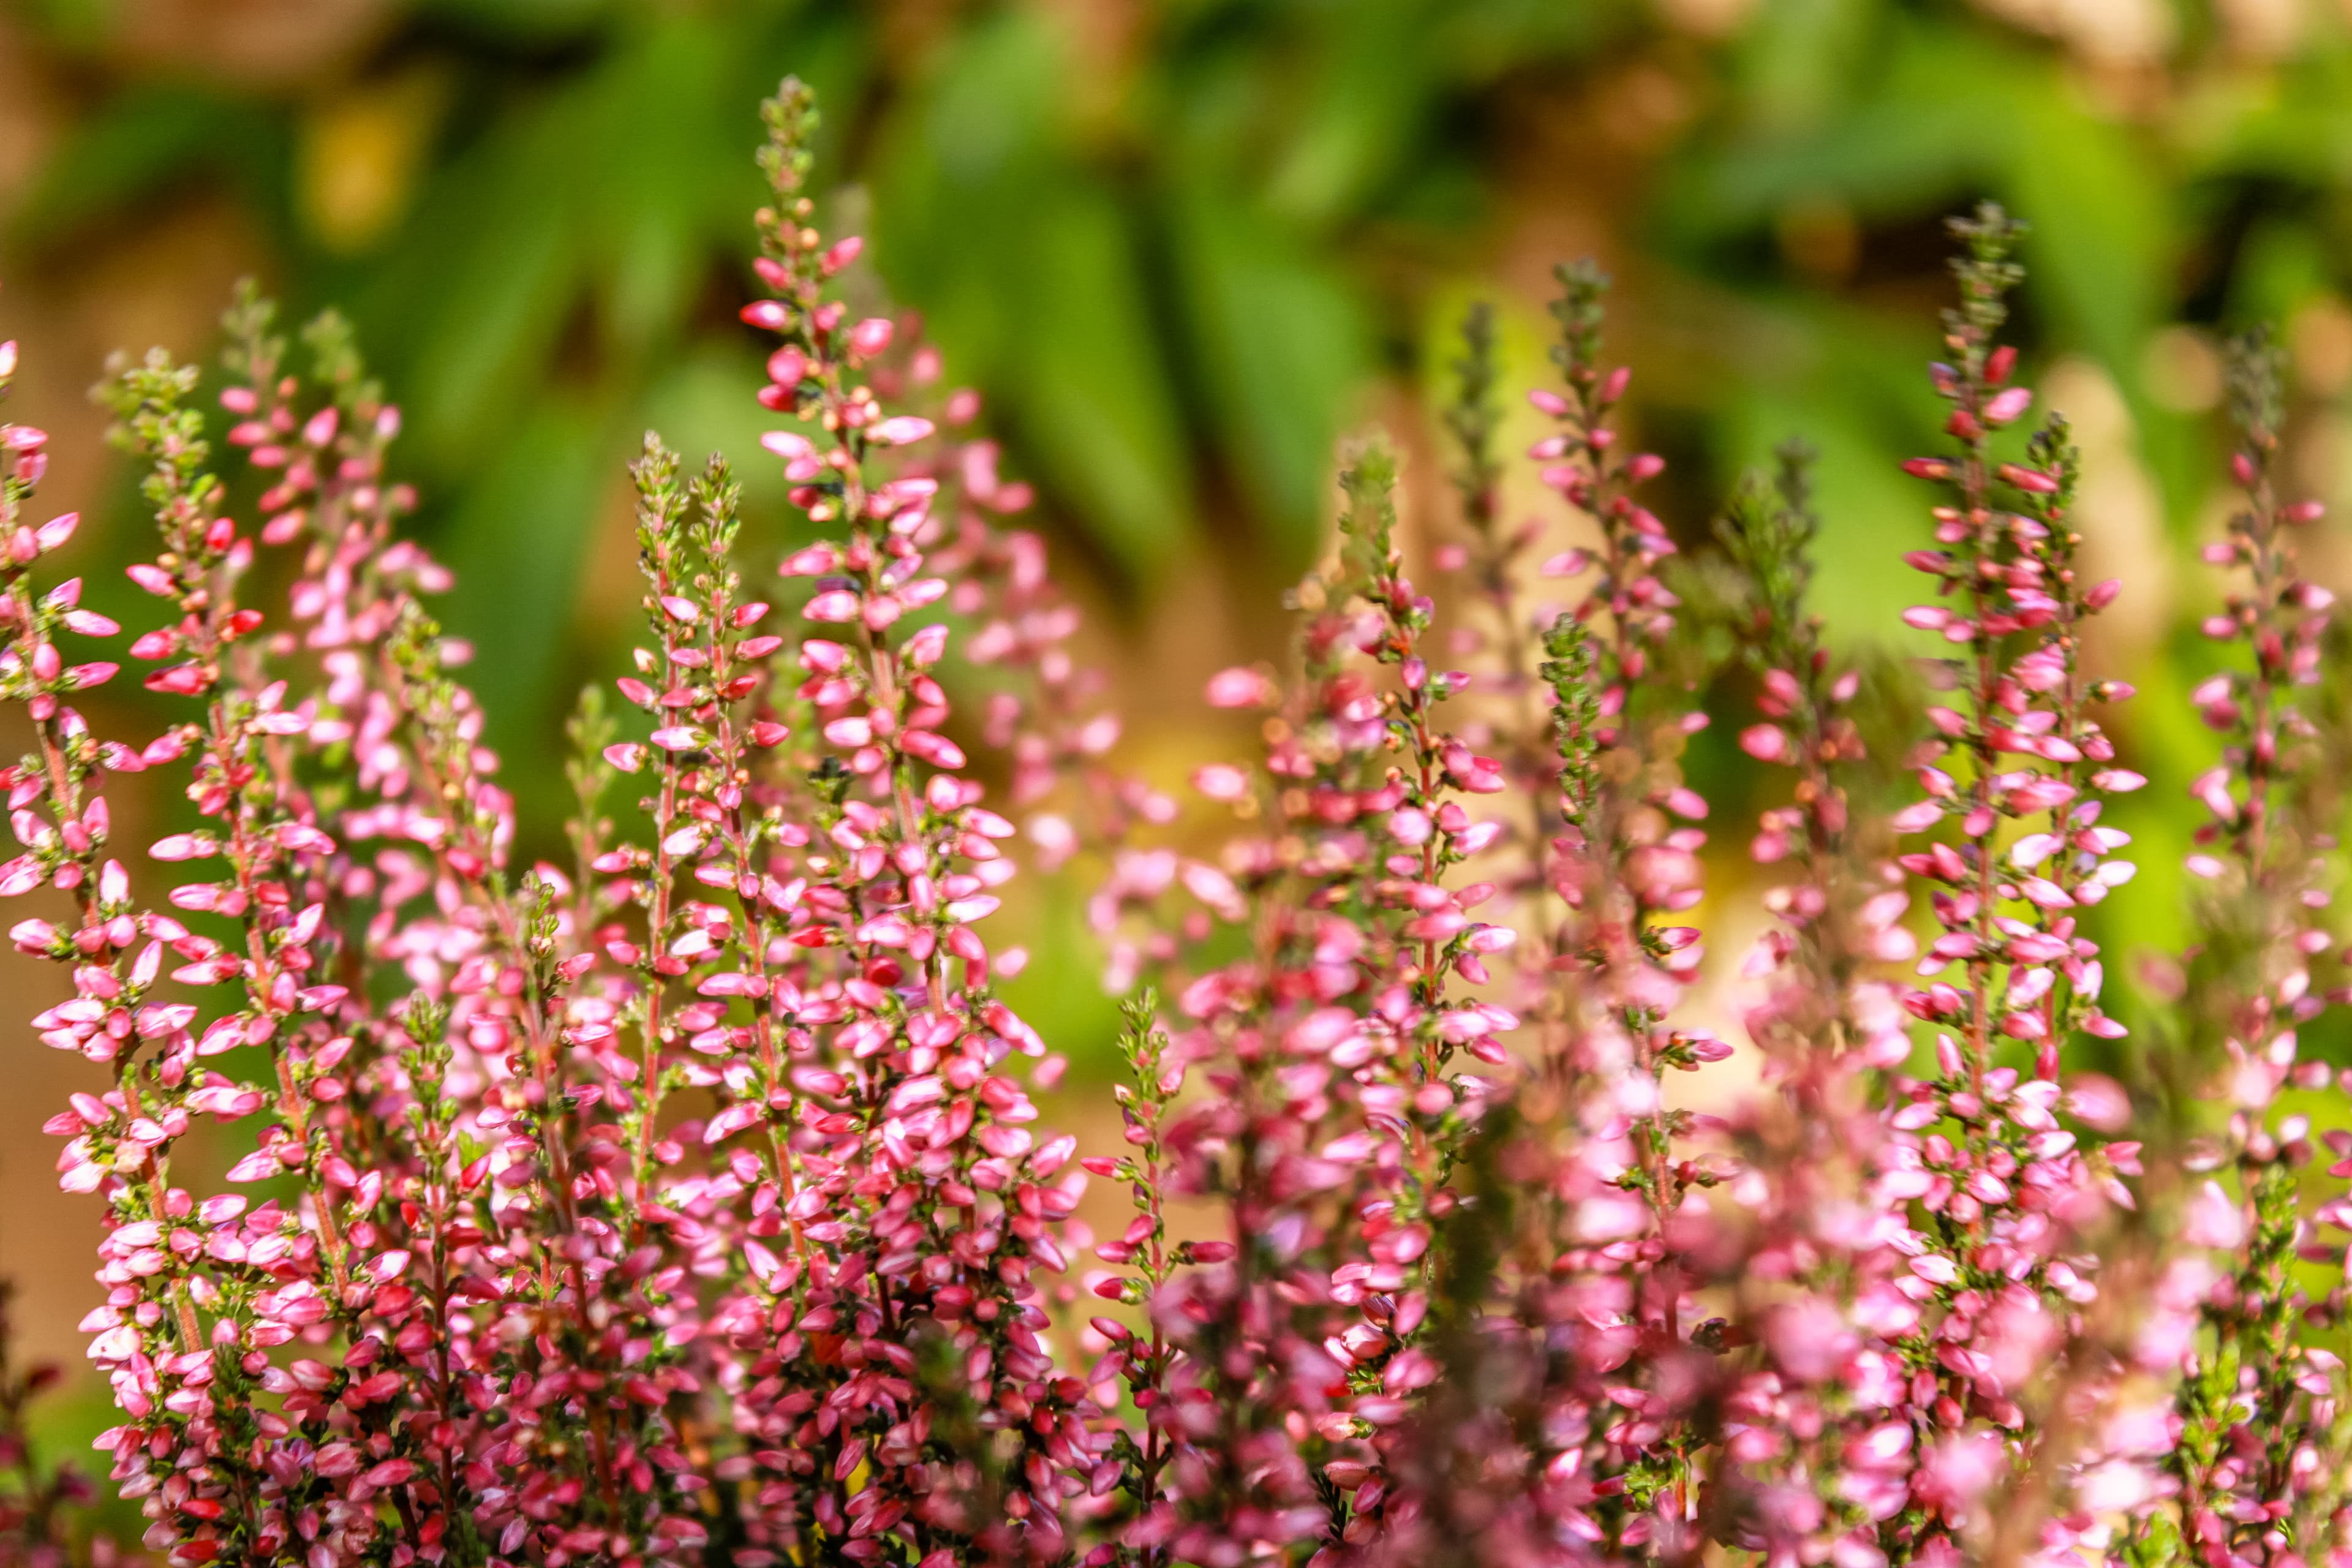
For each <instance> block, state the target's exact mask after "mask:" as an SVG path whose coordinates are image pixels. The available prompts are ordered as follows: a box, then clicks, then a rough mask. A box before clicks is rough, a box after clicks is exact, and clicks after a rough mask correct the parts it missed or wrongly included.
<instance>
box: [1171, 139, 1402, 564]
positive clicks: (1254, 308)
mask: <svg viewBox="0 0 2352 1568" xmlns="http://www.w3.org/2000/svg"><path fill="white" fill-rule="evenodd" d="M1173 209H1174V210H1173V212H1172V213H1171V225H1172V226H1174V229H1175V244H1174V247H1173V249H1174V254H1175V259H1176V265H1177V268H1178V272H1179V275H1180V277H1181V284H1182V290H1183V296H1184V301H1185V305H1186V307H1187V310H1188V311H1189V325H1190V328H1191V332H1190V337H1191V340H1192V342H1193V343H1194V344H1195V345H1196V348H1195V352H1196V353H1197V355H1198V364H1199V370H1200V374H1201V378H1202V390H1203V394H1204V396H1205V400H1206V402H1207V405H1208V408H1209V411H1210V415H1211V417H1212V420H1213V424H1214V427H1215V430H1216V433H1217V437H1218V440H1219V444H1220V446H1221V447H1223V451H1224V452H1225V455H1226V458H1227V460H1228V462H1229V463H1230V465H1231V467H1232V468H1233V471H1234V474H1235V475H1236V476H1237V477H1238V478H1239V479H1240V480H1241V483H1242V486H1243V489H1244V492H1245V493H1246V494H1247V496H1248V498H1249V499H1250V500H1251V501H1252V502H1253V503H1254V504H1255V507H1256V509H1257V511H1258V514H1259V516H1260V517H1261V518H1262V519H1264V520H1265V523H1266V524H1267V526H1268V528H1269V530H1270V531H1271V533H1272V538H1271V540H1270V541H1269V542H1270V543H1271V544H1272V545H1273V546H1274V548H1275V549H1276V552H1278V553H1279V555H1280V556H1281V557H1282V559H1283V561H1284V563H1285V564H1286V568H1288V569H1296V568H1297V567H1300V566H1303V565H1304V564H1305V563H1307V561H1309V560H1311V559H1312V558H1313V555H1314V553H1315V550H1316V546H1317V545H1318V542H1319V540H1320V534H1321V531H1322V526H1323V520H1324V516H1325V513H1326V512H1327V511H1328V506H1327V505H1326V502H1327V500H1328V496H1327V494H1326V491H1327V489H1328V479H1329V476H1330V474H1331V471H1332V464H1333V447H1334V444H1335V442H1336V440H1337V438H1338V437H1339V421H1340V419H1341V418H1342V417H1343V416H1345V415H1346V413H1347V412H1348V409H1349V404H1350V402H1351V401H1352V399H1353V398H1354V397H1355V395H1357V391H1358V389H1359V388H1360V386H1361V385H1362V384H1363V380H1364V376H1365V373H1366V371H1367V369H1368V367H1369V362H1370V355H1369V353H1368V352H1367V349H1366V346H1365V345H1366V340H1367V336H1368V334H1367V332H1366V330H1365V325H1364V322H1363V321H1362V319H1361V315H1360V307H1359V305H1358V304H1357V301H1356V299H1355V297H1354V294H1353V292H1352V290H1351V289H1349V287H1348V285H1347V283H1346V281H1345V280H1344V279H1343V278H1341V277H1340V276H1339V274H1338V273H1337V272H1336V271H1335V270H1334V269H1332V268H1328V266H1318V265H1317V263H1316V261H1315V259H1314V258H1313V254H1312V252H1311V251H1308V250H1307V249H1306V248H1305V247H1302V246H1300V245H1298V244H1297V242H1296V241H1295V240H1294V239H1293V238H1292V237H1291V236H1290V235H1289V234H1288V233H1287V232H1286V229H1285V228H1284V227H1283V226H1280V225H1279V224H1277V223H1276V222H1274V221H1273V220H1272V219H1271V218H1270V217H1267V216H1264V215H1261V214H1258V213H1256V212H1255V211H1253V210H1252V208H1251V206H1250V205H1249V204H1247V203H1246V202H1244V201H1243V200H1241V199H1238V198H1236V197H1235V196H1234V195H1233V194H1232V193H1231V192H1228V191H1225V190H1223V189H1221V188H1218V187H1216V186H1214V185H1213V184H1210V182H1209V181H1208V180H1207V179H1205V178H1195V179H1192V180H1191V181H1189V182H1187V183H1186V184H1185V185H1184V188H1182V189H1181V191H1180V192H1179V193H1178V194H1177V195H1176V197H1175V200H1174V203H1173Z"/></svg>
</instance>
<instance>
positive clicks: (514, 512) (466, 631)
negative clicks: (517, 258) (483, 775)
mask: <svg viewBox="0 0 2352 1568" xmlns="http://www.w3.org/2000/svg"><path fill="white" fill-rule="evenodd" d="M621 456H622V450H621V447H620V446H619V443H618V442H617V441H616V440H615V439H614V437H613V436H612V434H611V431H610V428H609V424H608V422H607V421H606V420H604V419H603V418H600V417H598V416H596V415H595V414H594V413H593V411H592V410H590V409H588V408H586V407H583V406H580V405H576V404H573V403H569V402H562V401H551V402H548V403H544V404H541V405H540V406H539V407H537V408H535V409H534V410H533V411H532V412H531V414H530V416H528V417H527V418H526V419H525V420H524V421H523V422H522V424H521V425H520V427H519V428H518V429H517V430H516V431H515V432H514V434H513V435H512V436H511V437H509V439H508V440H507V441H506V443H505V444H504V445H502V446H501V447H500V448H499V452H498V455H497V458H496V459H495V460H494V461H493V462H492V463H491V465H490V466H489V468H488V469H487V470H486V471H484V472H483V473H482V474H481V475H480V476H479V477H478V479H476V480H475V482H474V483H473V484H472V485H470V486H469V487H468V488H467V492H466V496H465V499H464V500H463V501H462V502H461V503H460V504H459V506H458V507H457V511H456V513H455V515H453V516H452V517H451V518H450V519H449V520H448V525H447V527H446V530H445V531H443V534H442V541H443V542H442V543H441V545H440V551H439V552H440V553H441V555H442V556H443V557H444V558H445V559H446V561H447V563H448V564H449V566H450V567H451V569H452V570H453V571H455V572H456V573H457V586H456V587H455V588H454V589H452V590H451V592H450V594H449V596H448V598H447V599H446V601H444V602H443V603H442V604H440V605H435V606H433V608H434V610H435V612H436V615H437V616H438V617H439V618H440V619H441V620H442V622H443V623H444V624H445V625H446V626H447V627H448V628H449V630H450V631H451V632H452V633H453V634H455V635H457V636H460V637H465V638H467V640H469V641H471V642H472V643H473V645H474V659H473V663H472V664H471V666H470V667H468V668H467V669H465V670H464V671H463V679H465V680H466V682H467V684H468V685H470V686H471V687H472V688H473V689H474V690H475V692H476V694H477V695H478V697H479V698H480V699H481V702H482V706H483V709H484V710H485V712H486V715H487V718H488V729H487V731H486V738H487V739H488V742H489V743H490V744H491V745H492V746H493V747H495V748H497V749H499V751H500V752H502V753H503V754H505V755H506V756H507V757H508V758H509V759H510V765H509V777H508V778H507V780H506V783H507V785H508V787H509V789H512V790H514V792H515V793H516V795H517V797H518V798H519V799H520V800H522V801H524V802H525V803H526V804H527V805H528V804H530V803H531V802H532V801H534V800H535V799H538V798H540V797H549V796H552V795H553V793H554V791H555V788H556V785H557V772H558V762H559V757H560V753H561V752H562V748H561V747H560V746H557V745H553V744H551V743H549V742H548V741H547V739H546V738H547V737H551V736H554V735H559V734H561V733H562V712H561V711H560V710H561V709H562V708H564V707H567V706H568V705H569V699H570V688H569V686H568V685H566V684H565V683H564V682H563V681H562V680H561V679H559V677H560V676H561V675H562V673H563V667H562V659H563V656H564V651H565V646H566V642H567V634H568V633H569V632H570V631H571V629H572V606H573V604H574V601H575V599H576V597H577V589H578V584H579V581H580V575H581V566H582V563H583V562H584V561H585V559H586V557H587V552H588V549H589V547H590V545H591V544H592V543H593V542H594V541H596V540H597V539H598V538H599V536H600V532H601V530H600V528H599V524H600V521H602V519H603V516H604V504H603V503H604V500H605V498H606V496H607V494H608V492H610V491H611V490H612V489H613V488H614V486H615V485H616V484H617V483H618V482H619V480H620V477H621V473H622V468H621Z"/></svg>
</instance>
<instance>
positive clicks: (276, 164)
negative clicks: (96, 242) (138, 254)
mask: <svg viewBox="0 0 2352 1568" xmlns="http://www.w3.org/2000/svg"><path fill="white" fill-rule="evenodd" d="M287 147H288V137H287V134H286V131H285V126H284V122H283V121H282V119H281V117H280V116H279V115H278V113H277V112H276V111H275V110H274V109H273V108H272V107H271V106H269V105H267V104H263V103H257V102H255V101H253V100H247V99H239V98H236V97H234V96H231V95H228V94H225V93H219V92H215V91H212V90H210V89H204V88H197V87H186V86H178V85H171V84H159V85H155V86H151V87H140V88H133V89H130V90H128V91H126V92H124V93H122V94H121V95H120V96H118V97H115V98H113V99H110V100H107V101H106V102H104V103H103V104H101V105H100V106H99V108H98V109H97V110H95V111H94V112H92V113H91V114H90V115H89V116H88V117H87V118H85V119H84V120H82V121H80V122H79V124H78V125H77V126H75V128H74V129H73V131H72V132H71V133H70V134H69V135H68V136H67V137H66V138H65V139H64V141H63V142H62V143H61V144H60V145H59V146H58V150H57V151H56V152H55V153H52V154H51V155H50V156H49V158H48V159H47V162H46V163H44V164H43V165H42V168H41V171H40V175H39V177H38V179H37V180H36V181H35V183H34V184H33V188H32V191H31V193H30V194H29V195H27V196H26V198H25V199H24V201H23V203H22V205H19V207H18V208H17V209H16V214H15V215H14V219H13V222H12V223H11V225H10V226H11V228H12V229H14V230H15V231H16V232H17V233H18V234H20V235H22V236H23V237H25V238H27V239H30V240H35V241H39V242H44V243H51V244H54V243H57V242H58V241H60V240H62V239H64V238H65V237H67V236H68V234H69V233H70V232H71V231H72V230H74V229H75V228H78V227H79V226H81V225H84V224H87V223H90V222H94V221H98V220H100V219H102V218H106V217H110V216H117V215H120V214H121V213H123V212H124V211H125V210H127V209H130V208H133V207H135V206H137V205H139V204H141V203H142V202H145V201H148V200H151V199H152V198H153V197H155V196H156V195H158V194H159V193H160V192H162V191H163V190H164V189H165V188H166V187H167V186H169V185H171V184H173V183H175V182H180V181H184V180H186V179H188V178H190V177H191V176H192V175H194V174H197V173H199V172H210V173H214V174H230V175H232V176H235V177H236V178H238V179H239V180H240V181H241V183H243V184H245V186H246V188H247V191H248V192H250V193H252V194H254V195H258V196H261V197H263V198H264V199H266V200H268V199H272V198H274V195H275V193H276V192H278V191H279V190H281V189H282V188H283V184H284V181H285V178H286V171H285V166H284V165H285V153H286V150H287Z"/></svg>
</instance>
